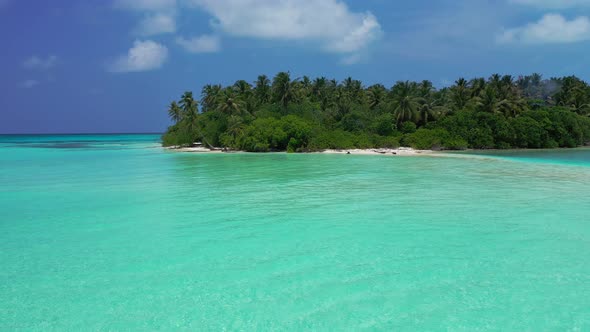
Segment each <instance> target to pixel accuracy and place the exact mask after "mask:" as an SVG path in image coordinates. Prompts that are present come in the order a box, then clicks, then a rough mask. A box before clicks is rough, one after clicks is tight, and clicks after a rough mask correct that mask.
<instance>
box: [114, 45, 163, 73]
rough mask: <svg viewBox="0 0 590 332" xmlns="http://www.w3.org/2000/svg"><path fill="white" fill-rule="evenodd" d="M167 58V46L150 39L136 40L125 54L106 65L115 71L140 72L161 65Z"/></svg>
mask: <svg viewBox="0 0 590 332" xmlns="http://www.w3.org/2000/svg"><path fill="white" fill-rule="evenodd" d="M167 58H168V48H167V47H166V46H164V45H162V44H158V43H156V42H155V41H152V40H146V41H141V40H136V41H135V43H134V44H133V47H132V48H131V49H129V51H128V52H127V54H126V55H122V56H120V57H118V58H117V59H116V60H115V61H114V62H113V63H111V64H110V65H109V66H108V69H109V71H111V72H115V73H125V72H140V71H149V70H153V69H158V68H160V67H162V65H163V64H164V62H166V59H167Z"/></svg>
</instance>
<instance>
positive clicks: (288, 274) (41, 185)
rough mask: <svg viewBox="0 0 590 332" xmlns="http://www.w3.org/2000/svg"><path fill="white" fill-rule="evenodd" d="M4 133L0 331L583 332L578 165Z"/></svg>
mask: <svg viewBox="0 0 590 332" xmlns="http://www.w3.org/2000/svg"><path fill="white" fill-rule="evenodd" d="M158 141H159V137H158V136H156V135H111V136H0V266H1V267H0V330H2V331H13V330H26V331H64V330H71V331H82V330H93V331H97V330H101V331H114V330H118V331H131V330H133V331H150V330H189V331H196V330H212V331H219V330H224V329H225V330H244V331H256V330H309V329H311V330H362V329H367V330H386V331H402V330H403V331H440V330H449V331H486V330H498V331H570V330H571V331H584V330H589V329H590V197H589V195H588V193H589V192H590V150H585V149H576V150H560V151H537V152H532V153H531V152H508V153H506V152H505V153H495V154H496V155H491V154H483V155H481V154H480V155H477V156H465V155H464V154H460V155H458V156H456V155H452V156H449V157H424V156H421V157H396V156H355V155H318V154H186V153H178V152H170V151H165V150H163V149H161V148H160V147H159V144H158Z"/></svg>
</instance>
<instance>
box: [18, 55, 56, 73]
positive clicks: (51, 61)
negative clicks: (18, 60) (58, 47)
mask: <svg viewBox="0 0 590 332" xmlns="http://www.w3.org/2000/svg"><path fill="white" fill-rule="evenodd" d="M56 64H57V56H55V55H50V56H48V57H47V58H43V57H38V56H36V55H33V56H31V57H30V58H27V59H26V60H25V61H24V62H23V67H25V68H27V69H38V70H47V69H49V68H52V67H54V66H55V65H56Z"/></svg>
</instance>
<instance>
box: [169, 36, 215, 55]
mask: <svg viewBox="0 0 590 332" xmlns="http://www.w3.org/2000/svg"><path fill="white" fill-rule="evenodd" d="M176 43H177V44H178V45H180V46H181V47H182V48H184V49H185V50H187V51H188V52H190V53H215V52H218V51H219V50H220V49H221V42H220V40H219V37H217V36H213V35H202V36H198V37H194V38H191V39H186V38H183V37H177V38H176Z"/></svg>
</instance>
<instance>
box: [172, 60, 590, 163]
mask: <svg viewBox="0 0 590 332" xmlns="http://www.w3.org/2000/svg"><path fill="white" fill-rule="evenodd" d="M199 106H200V109H199ZM168 115H169V116H170V118H171V120H172V121H173V122H174V125H172V126H171V127H169V128H168V131H167V132H166V133H165V134H164V136H163V142H164V145H166V146H173V145H179V146H180V145H190V144H192V143H193V142H195V141H201V142H203V143H204V144H206V145H208V146H209V147H224V148H228V149H235V150H244V151H257V152H265V151H289V152H304V151H316V150H322V149H328V148H341V149H346V148H378V147H398V146H400V145H401V146H410V147H414V148H418V149H431V148H432V149H465V148H476V149H491V148H497V149H506V148H556V147H576V146H580V145H584V144H587V143H588V142H590V87H589V86H588V84H587V83H586V82H584V81H582V80H580V79H578V78H576V77H574V76H570V77H563V78H551V79H542V77H541V75H539V74H533V75H530V76H524V77H519V78H518V79H514V78H513V77H512V76H509V75H505V76H500V75H497V74H495V75H492V76H491V77H490V78H489V79H487V80H486V79H484V78H476V79H472V80H470V81H467V80H465V79H463V78H461V79H458V80H457V81H456V82H455V84H454V85H453V86H451V87H447V88H444V89H440V90H437V89H435V88H434V87H433V85H432V83H431V82H429V81H422V82H419V83H416V82H398V83H396V84H395V85H394V86H393V87H391V88H390V89H388V88H386V87H385V86H383V85H381V84H375V85H371V86H369V87H364V86H363V84H362V83H361V82H360V81H358V80H353V79H352V78H347V79H345V80H344V81H343V82H337V81H336V80H328V79H326V78H324V77H320V78H316V79H314V80H311V79H310V78H308V77H303V78H301V79H292V78H291V77H290V75H289V73H286V72H281V73H279V74H277V75H276V76H275V77H274V78H273V79H272V81H271V80H270V79H269V78H268V77H266V76H264V75H262V76H259V77H258V79H257V80H256V81H255V82H254V83H253V84H250V83H248V82H246V81H243V80H241V81H237V82H236V83H235V84H233V85H232V86H227V87H222V86H221V85H206V86H205V87H204V88H203V90H202V93H201V98H200V102H197V100H196V99H195V98H194V97H193V94H192V92H185V93H184V94H183V95H182V97H181V98H180V100H179V101H178V102H176V101H175V102H172V103H171V105H170V107H169V109H168Z"/></svg>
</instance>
